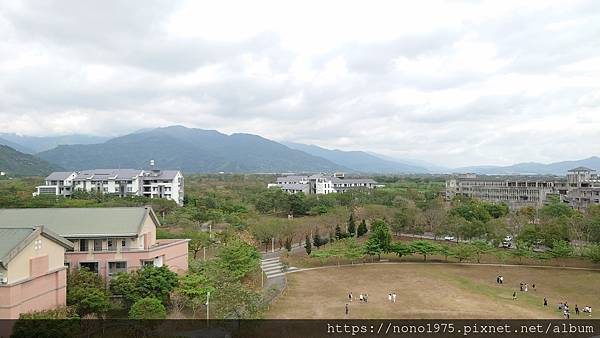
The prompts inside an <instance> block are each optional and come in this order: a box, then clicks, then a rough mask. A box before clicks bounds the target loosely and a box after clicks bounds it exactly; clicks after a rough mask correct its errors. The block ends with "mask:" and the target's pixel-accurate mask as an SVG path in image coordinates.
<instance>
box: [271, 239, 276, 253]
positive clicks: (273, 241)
mask: <svg viewBox="0 0 600 338" xmlns="http://www.w3.org/2000/svg"><path fill="white" fill-rule="evenodd" d="M271 252H275V237H272V238H271Z"/></svg>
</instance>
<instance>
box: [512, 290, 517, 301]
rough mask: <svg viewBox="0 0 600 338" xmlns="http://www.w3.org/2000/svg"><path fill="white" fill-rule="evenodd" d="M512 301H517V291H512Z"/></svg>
mask: <svg viewBox="0 0 600 338" xmlns="http://www.w3.org/2000/svg"><path fill="white" fill-rule="evenodd" d="M513 300H517V291H513Z"/></svg>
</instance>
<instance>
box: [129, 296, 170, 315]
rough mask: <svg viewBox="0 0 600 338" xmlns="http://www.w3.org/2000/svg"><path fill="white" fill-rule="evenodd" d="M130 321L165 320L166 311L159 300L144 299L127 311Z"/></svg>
mask: <svg viewBox="0 0 600 338" xmlns="http://www.w3.org/2000/svg"><path fill="white" fill-rule="evenodd" d="M129 318H130V319H165V318H167V310H166V309H165V306H164V305H163V304H162V303H161V301H160V300H159V299H156V298H153V297H146V298H142V299H140V300H138V301H137V302H135V303H134V304H133V305H132V306H131V309H130V310H129Z"/></svg>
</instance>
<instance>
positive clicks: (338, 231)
mask: <svg viewBox="0 0 600 338" xmlns="http://www.w3.org/2000/svg"><path fill="white" fill-rule="evenodd" d="M342 238H343V234H342V228H340V225H339V224H336V226H335V239H342Z"/></svg>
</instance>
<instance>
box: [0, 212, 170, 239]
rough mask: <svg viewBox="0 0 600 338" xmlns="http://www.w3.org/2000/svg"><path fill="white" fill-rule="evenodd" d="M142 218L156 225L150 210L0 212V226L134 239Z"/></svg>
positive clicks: (63, 234) (72, 235)
mask: <svg viewBox="0 0 600 338" xmlns="http://www.w3.org/2000/svg"><path fill="white" fill-rule="evenodd" d="M146 217H152V218H153V219H154V222H155V223H156V225H159V222H158V220H157V219H156V216H155V215H154V212H153V211H152V209H151V208H150V207H136V208H40V209H34V208H29V209H0V227H23V228H24V227H33V226H36V225H43V226H46V227H47V228H48V229H50V230H51V231H53V232H55V233H57V234H58V235H60V236H63V237H67V238H73V237H90V238H91V237H105V236H107V235H112V236H124V237H129V236H137V234H138V233H139V231H140V230H141V227H142V225H143V223H144V221H145V219H146Z"/></svg>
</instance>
